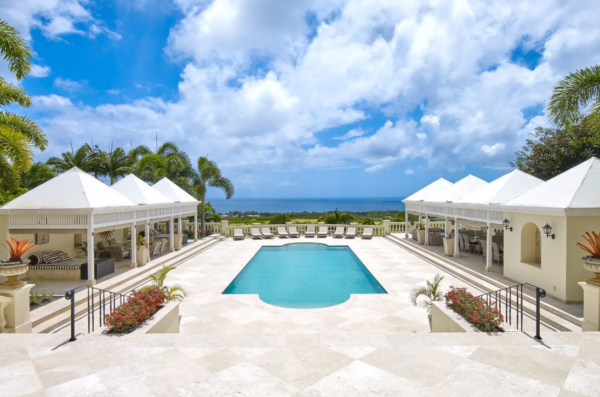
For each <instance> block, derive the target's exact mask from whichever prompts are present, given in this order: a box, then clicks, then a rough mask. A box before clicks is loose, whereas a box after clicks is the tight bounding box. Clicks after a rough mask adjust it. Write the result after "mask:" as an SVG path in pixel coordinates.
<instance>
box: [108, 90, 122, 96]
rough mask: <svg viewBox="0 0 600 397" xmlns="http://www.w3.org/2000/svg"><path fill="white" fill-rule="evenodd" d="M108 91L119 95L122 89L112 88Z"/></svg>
mask: <svg viewBox="0 0 600 397" xmlns="http://www.w3.org/2000/svg"><path fill="white" fill-rule="evenodd" d="M106 92H107V93H109V94H111V95H119V93H120V92H121V90H118V89H112V90H106Z"/></svg>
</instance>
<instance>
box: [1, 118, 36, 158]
mask: <svg viewBox="0 0 600 397" xmlns="http://www.w3.org/2000/svg"><path fill="white" fill-rule="evenodd" d="M0 126H6V127H10V128H12V129H13V130H15V131H18V132H20V133H21V134H23V135H24V136H25V137H26V138H27V139H28V140H30V141H31V143H33V145H34V146H35V147H36V148H38V149H40V150H46V147H47V146H48V139H47V138H46V135H45V134H44V132H43V131H42V129H41V128H40V127H39V126H38V125H37V124H36V123H35V122H33V121H32V120H30V119H29V118H27V117H25V116H20V115H17V114H14V113H11V112H5V111H0Z"/></svg>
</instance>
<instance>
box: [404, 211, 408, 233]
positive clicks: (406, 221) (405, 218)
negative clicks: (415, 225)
mask: <svg viewBox="0 0 600 397" xmlns="http://www.w3.org/2000/svg"><path fill="white" fill-rule="evenodd" d="M404 237H406V238H408V211H405V212H404Z"/></svg>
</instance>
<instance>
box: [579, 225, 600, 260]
mask: <svg viewBox="0 0 600 397" xmlns="http://www.w3.org/2000/svg"><path fill="white" fill-rule="evenodd" d="M585 234H586V235H587V237H586V236H581V237H583V238H584V239H585V240H586V241H587V242H588V243H589V244H590V247H586V246H585V245H583V244H581V243H577V246H578V247H579V248H581V249H583V250H585V251H586V252H588V253H589V254H590V255H591V256H592V258H597V259H600V234H598V233H596V232H592V234H591V235H590V233H589V232H585Z"/></svg>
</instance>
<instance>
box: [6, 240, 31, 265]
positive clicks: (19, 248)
mask: <svg viewBox="0 0 600 397" xmlns="http://www.w3.org/2000/svg"><path fill="white" fill-rule="evenodd" d="M11 240H12V242H10V241H8V240H4V241H6V244H8V251H9V252H10V260H11V261H19V260H21V257H22V256H23V255H25V253H26V252H27V251H29V250H30V249H32V248H34V247H37V244H34V243H33V241H29V240H15V239H14V238H11Z"/></svg>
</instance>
